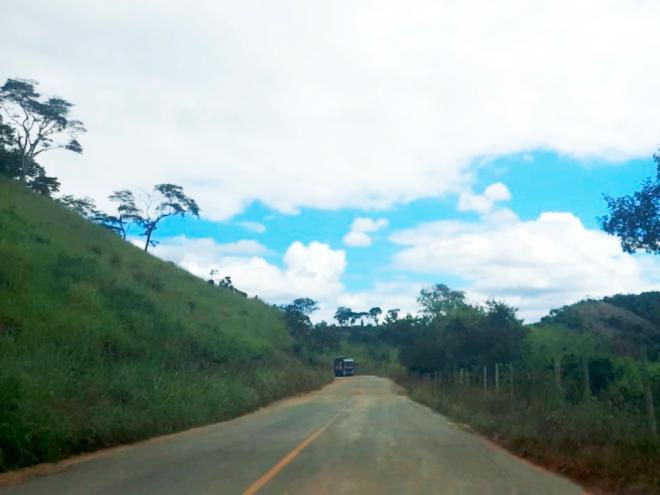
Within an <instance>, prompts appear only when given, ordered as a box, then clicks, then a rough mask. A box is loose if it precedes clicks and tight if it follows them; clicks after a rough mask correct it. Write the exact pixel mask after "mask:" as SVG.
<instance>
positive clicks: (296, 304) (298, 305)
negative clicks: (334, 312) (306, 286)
mask: <svg viewBox="0 0 660 495" xmlns="http://www.w3.org/2000/svg"><path fill="white" fill-rule="evenodd" d="M288 307H290V309H291V310H292V311H297V312H299V313H301V314H303V315H307V316H309V315H311V314H312V313H313V312H314V311H316V310H317V309H319V305H318V303H317V302H316V301H314V300H313V299H310V298H309V297H301V298H298V299H294V300H293V302H292V303H291V304H289V306H288Z"/></svg>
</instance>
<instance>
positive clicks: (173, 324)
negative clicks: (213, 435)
mask: <svg viewBox="0 0 660 495" xmlns="http://www.w3.org/2000/svg"><path fill="white" fill-rule="evenodd" d="M290 346H291V339H290V337H289V334H288V331H287V329H286V326H285V324H284V322H283V320H282V318H281V317H280V315H279V313H278V312H277V311H276V310H274V309H272V308H270V307H268V306H267V305H265V304H263V303H261V302H259V301H257V300H251V299H246V298H243V297H241V296H240V295H237V294H235V293H233V292H231V291H229V290H225V289H221V288H218V287H211V286H209V285H207V284H206V283H204V282H203V281H201V280H199V279H197V278H195V277H193V276H192V275H190V274H189V273H187V272H185V271H184V270H181V269H179V268H177V267H176V266H174V265H172V264H170V263H166V262H163V261H161V260H158V259H157V258H155V257H153V256H150V255H147V254H145V253H143V252H142V251H141V250H139V249H137V248H135V247H133V246H131V245H130V244H128V243H126V242H124V241H122V240H121V239H119V238H118V237H117V236H116V235H114V234H112V233H111V232H108V231H106V230H104V229H102V228H101V227H98V226H95V225H92V224H90V223H89V222H87V221H85V220H83V219H82V218H79V217H78V216H77V215H76V214H74V213H72V212H69V211H67V210H65V209H63V208H61V207H59V206H58V205H57V204H55V203H54V202H53V201H52V200H50V199H48V198H44V197H41V196H38V195H36V194H34V193H32V192H30V191H28V190H26V189H23V188H21V187H19V186H17V185H15V184H9V183H6V182H2V181H0V471H2V470H7V469H12V468H16V467H20V466H26V465H29V464H34V463H38V462H42V461H53V460H57V459H60V458H62V457H64V456H68V455H71V454H75V453H79V452H83V451H88V450H92V449H97V448H100V447H107V446H111V445H115V444H118V443H124V442H130V441H135V440H139V439H143V438H146V437H149V436H153V435H157V434H162V433H169V432H173V431H176V430H180V429H182V428H187V427H190V426H194V425H199V424H204V423H209V422H213V421H219V420H223V419H227V418H230V417H233V416H236V415H239V414H241V413H244V412H246V411H249V410H252V409H254V408H257V407H259V406H261V405H264V404H266V403H268V402H270V401H272V400H275V399H277V398H280V397H283V396H285V395H290V394H293V393H297V392H302V391H305V390H309V389H312V388H316V387H318V386H320V385H321V384H323V383H325V382H327V381H329V380H330V379H331V377H330V372H329V369H327V368H325V367H313V366H310V365H309V364H308V363H300V362H298V361H296V360H295V358H294V357H292V355H291V353H290V352H289V349H290Z"/></svg>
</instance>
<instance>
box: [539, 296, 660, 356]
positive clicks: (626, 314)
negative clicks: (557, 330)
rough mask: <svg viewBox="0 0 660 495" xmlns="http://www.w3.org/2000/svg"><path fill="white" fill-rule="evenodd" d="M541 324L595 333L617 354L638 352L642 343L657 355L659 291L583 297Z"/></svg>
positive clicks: (659, 312) (651, 352)
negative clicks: (589, 298) (590, 297)
mask: <svg viewBox="0 0 660 495" xmlns="http://www.w3.org/2000/svg"><path fill="white" fill-rule="evenodd" d="M541 324H542V325H559V326H563V327H565V328H568V329H571V330H575V331H577V332H578V333H583V334H589V335H593V336H594V337H596V338H598V339H599V340H601V341H603V342H607V343H608V344H609V345H610V346H611V350H612V351H613V352H614V353H616V354H618V355H625V356H639V352H640V344H642V343H643V344H646V347H647V348H648V352H649V354H650V357H651V359H657V358H658V354H659V353H660V293H658V292H645V293H643V294H639V295H632V294H629V295H616V296H613V297H607V298H605V299H603V300H601V301H596V300H587V301H581V302H579V303H576V304H573V305H571V306H565V307H563V308H561V309H559V310H555V311H553V312H551V314H550V316H548V317H545V318H543V319H542V322H541Z"/></svg>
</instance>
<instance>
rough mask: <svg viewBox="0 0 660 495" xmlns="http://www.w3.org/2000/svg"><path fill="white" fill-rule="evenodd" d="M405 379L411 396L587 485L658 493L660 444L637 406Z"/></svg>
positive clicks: (612, 490)
mask: <svg viewBox="0 0 660 495" xmlns="http://www.w3.org/2000/svg"><path fill="white" fill-rule="evenodd" d="M548 381H549V382H551V380H548ZM403 384H404V385H405V386H406V388H407V389H408V390H409V393H410V395H411V397H412V398H413V399H414V400H416V401H418V402H420V403H422V404H424V405H427V406H429V407H431V408H432V409H435V410H437V411H439V412H441V413H442V414H445V415H446V416H448V417H449V418H451V419H453V420H455V421H457V422H458V423H462V424H464V425H468V426H469V427H470V428H472V429H474V430H476V431H478V432H480V433H482V434H485V435H486V436H489V437H490V438H492V439H493V440H495V441H497V442H499V443H501V444H502V445H504V446H506V447H507V448H509V449H511V450H512V451H514V452H516V453H517V454H519V455H522V456H524V457H527V458H529V459H531V460H533V461H537V462H539V463H541V464H543V465H545V466H548V467H550V468H552V469H554V470H555V471H557V472H560V473H564V474H566V475H567V476H570V477H572V478H575V479H577V480H580V481H581V482H584V483H586V484H587V485H589V486H591V487H597V488H599V489H601V490H605V492H606V493H617V494H631V495H632V494H654V493H660V446H659V445H658V443H657V442H654V441H653V440H652V439H651V438H650V436H649V434H648V425H647V423H646V422H645V421H644V415H643V413H640V411H638V410H634V409H626V408H616V407H612V405H611V404H610V403H608V402H607V401H604V400H600V399H599V398H596V397H594V398H592V399H591V400H587V401H583V402H579V403H572V402H569V401H566V400H563V399H561V398H559V397H557V395H556V394H554V393H553V391H552V390H551V389H549V388H548V389H546V392H547V393H540V392H541V391H540V392H539V393H538V394H537V395H536V396H535V397H534V398H532V399H531V400H525V399H521V398H520V397H514V398H512V397H511V395H510V393H509V392H508V391H501V392H496V391H494V390H486V391H484V390H483V389H481V388H480V387H469V386H464V385H459V384H440V383H438V382H431V383H429V382H427V381H424V380H419V379H413V378H409V379H407V380H406V381H404V382H403Z"/></svg>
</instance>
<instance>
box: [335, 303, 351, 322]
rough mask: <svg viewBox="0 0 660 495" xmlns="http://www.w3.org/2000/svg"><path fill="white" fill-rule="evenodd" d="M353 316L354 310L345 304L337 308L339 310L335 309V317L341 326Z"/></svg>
mask: <svg viewBox="0 0 660 495" xmlns="http://www.w3.org/2000/svg"><path fill="white" fill-rule="evenodd" d="M352 317H353V310H352V309H351V308H345V307H344V306H340V307H339V308H337V311H335V315H334V319H335V320H337V323H339V324H340V325H341V326H345V325H346V323H348V322H349V321H350V320H351V318H352Z"/></svg>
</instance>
